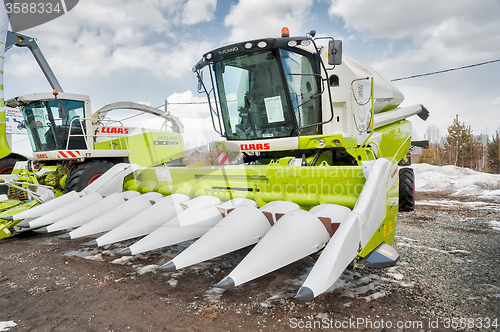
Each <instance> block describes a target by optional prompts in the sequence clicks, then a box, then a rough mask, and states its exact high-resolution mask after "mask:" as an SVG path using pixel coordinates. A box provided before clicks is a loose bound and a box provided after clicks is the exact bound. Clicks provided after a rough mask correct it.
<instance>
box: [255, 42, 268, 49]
mask: <svg viewBox="0 0 500 332" xmlns="http://www.w3.org/2000/svg"><path fill="white" fill-rule="evenodd" d="M257 46H259V47H260V48H264V47H266V46H267V43H266V42H265V41H260V42H259V43H258V44H257Z"/></svg>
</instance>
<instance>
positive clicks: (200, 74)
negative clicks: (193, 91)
mask: <svg viewBox="0 0 500 332" xmlns="http://www.w3.org/2000/svg"><path fill="white" fill-rule="evenodd" d="M202 88H203V70H202V71H200V73H199V74H198V92H203V91H202V90H201V89H202Z"/></svg>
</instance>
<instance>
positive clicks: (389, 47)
mask: <svg viewBox="0 0 500 332" xmlns="http://www.w3.org/2000/svg"><path fill="white" fill-rule="evenodd" d="M498 13H500V1H498V0H475V1H470V0H467V1H465V0H455V1H449V0H420V1H401V0H379V1H372V0H331V1H330V0H274V1H268V0H240V1H221V0H219V1H217V0H187V1H186V0H143V1H136V0H106V1H102V0H80V2H79V4H78V5H77V6H76V7H75V8H74V9H73V10H71V11H70V12H68V13H67V14H65V15H64V16H62V17H60V18H58V19H56V20H54V21H51V22H49V23H46V24H44V25H41V26H38V27H35V28H32V29H29V30H25V31H23V32H22V33H23V34H26V35H29V36H33V37H36V38H38V44H39V45H40V47H41V48H42V50H43V52H44V54H45V56H46V58H47V59H48V61H49V63H50V64H51V66H52V68H53V70H54V72H55V74H56V75H57V77H58V79H59V81H60V83H61V85H62V86H63V88H64V90H65V91H66V92H73V93H79V94H86V95H89V96H90V97H91V100H92V108H93V110H96V109H97V108H98V107H100V106H103V105H106V104H108V103H111V102H115V101H124V100H127V101H134V102H141V103H146V104H148V105H151V106H154V107H156V106H159V105H162V104H163V103H164V100H165V99H168V101H169V102H171V103H175V102H192V101H204V100H205V98H204V96H203V95H201V94H198V93H197V83H196V77H195V75H194V74H193V73H192V71H191V68H192V66H193V65H194V64H195V63H196V62H197V61H198V60H199V59H200V58H201V55H202V54H203V53H205V52H206V51H208V50H210V49H212V48H216V47H219V46H221V45H222V43H223V42H225V41H241V40H244V39H252V38H260V37H273V36H276V37H277V36H279V33H280V31H281V28H282V27H283V26H287V27H289V28H290V32H291V35H304V34H305V33H306V32H308V31H310V30H312V29H314V30H316V31H317V33H318V35H319V36H332V37H334V38H335V39H342V40H343V50H344V53H346V54H348V55H350V56H351V57H353V58H355V59H357V60H359V61H361V62H363V63H365V64H367V65H369V66H371V67H373V68H374V69H376V70H378V71H379V72H380V73H381V74H382V75H384V76H386V77H387V78H389V79H395V78H399V77H405V76H410V75H415V74H423V73H428V72H433V71H438V70H443V69H448V68H454V67H460V66H465V65H470V64H475V63H479V62H484V61H490V60H497V59H500V33H499V32H500V20H499V19H498ZM499 73H500V62H496V63H493V64H489V65H484V66H479V67H474V68H471V69H464V70H458V71H453V72H449V73H445V74H439V75H433V76H427V77H421V78H416V79H410V80H404V81H400V82H396V85H397V86H398V88H399V89H400V90H401V91H402V92H403V94H404V95H405V98H406V99H405V101H404V103H403V106H404V105H411V104H424V105H425V106H426V107H427V108H428V110H429V111H430V113H431V116H430V117H429V119H428V121H427V122H422V121H421V120H420V119H417V118H415V119H413V123H414V134H415V135H416V136H417V137H416V138H418V139H423V138H424V134H425V131H426V129H427V127H428V126H429V125H435V126H437V127H438V128H439V130H440V132H441V136H444V135H445V134H446V129H447V127H448V125H450V124H451V123H452V121H453V118H454V117H455V115H457V114H458V115H459V118H460V120H461V121H464V122H465V123H466V124H468V125H471V126H472V129H473V131H474V133H475V134H480V133H482V134H490V135H491V134H492V133H494V132H495V130H500V79H499V78H498V76H499V75H498V74H499ZM4 79H5V82H4V84H5V96H6V98H9V97H13V96H15V95H22V94H26V93H32V92H40V91H50V86H49V85H48V83H47V82H46V80H45V78H44V76H43V74H42V73H41V71H40V69H39V68H38V66H37V64H36V62H35V61H34V59H33V57H32V56H31V54H30V53H29V52H28V51H27V50H26V49H20V48H15V49H14V48H13V49H11V50H9V51H8V52H7V54H6V63H5V78H4ZM169 109H170V110H171V111H172V113H174V114H175V115H176V116H178V117H179V118H181V120H182V121H183V122H184V124H185V127H186V139H187V140H188V141H189V142H191V143H190V144H193V145H194V144H201V142H204V141H206V140H212V139H214V138H217V136H215V135H214V134H213V132H212V129H211V124H210V123H209V122H210V121H209V118H208V116H209V113H208V109H207V106H206V105H171V106H169ZM139 120H140V117H138V118H134V121H139ZM23 140H24V141H23ZM15 141H23V142H20V143H18V144H17V146H18V147H19V148H20V149H25V148H23V147H22V146H23V144H24V145H25V144H26V143H27V141H26V138H24V137H16V139H15Z"/></svg>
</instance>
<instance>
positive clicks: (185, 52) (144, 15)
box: [8, 0, 215, 80]
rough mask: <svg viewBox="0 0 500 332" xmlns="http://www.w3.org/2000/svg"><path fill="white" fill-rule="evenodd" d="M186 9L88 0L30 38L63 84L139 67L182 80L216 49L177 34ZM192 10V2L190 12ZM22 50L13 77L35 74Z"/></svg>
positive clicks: (173, 3)
mask: <svg viewBox="0 0 500 332" xmlns="http://www.w3.org/2000/svg"><path fill="white" fill-rule="evenodd" d="M183 5H184V4H183V1H180V0H161V1H160V0H150V1H141V2H137V1H132V0H126V1H121V0H108V1H98V0H87V1H82V2H80V3H79V4H78V6H77V7H76V8H75V10H72V11H70V12H69V13H68V14H66V15H64V16H63V17H61V18H58V19H57V20H54V21H52V22H49V23H47V24H45V25H43V26H39V27H36V28H33V29H30V30H29V32H27V33H26V34H28V35H32V36H35V37H38V43H39V45H40V47H41V48H42V50H43V52H44V54H45V57H46V58H47V59H49V63H50V64H51V65H52V67H53V70H54V72H55V73H56V75H58V76H59V77H61V78H63V79H62V80H64V78H65V76H66V78H68V79H69V80H75V79H78V78H94V79H95V78H99V77H105V76H108V75H110V74H112V73H115V72H123V71H127V70H134V69H137V70H142V71H145V72H148V73H149V74H152V75H156V76H160V77H161V76H169V77H175V78H179V77H182V76H183V75H192V74H190V73H191V68H192V66H193V64H195V63H196V62H197V61H198V58H199V57H200V56H201V53H202V51H200V50H205V49H210V48H212V44H210V43H208V42H199V41H194V40H192V39H189V38H187V39H185V40H182V39H180V37H179V36H178V35H177V34H174V33H173V29H174V28H175V27H174V26H175V25H179V24H181V22H180V19H179V17H180V16H181V13H182V10H183V8H185V7H183ZM214 5H215V4H214ZM189 6H190V4H189V1H188V3H187V4H186V8H187V7H189ZM191 12H192V11H191ZM177 39H180V40H179V41H176V40H177ZM17 52H18V53H19V55H17V54H13V55H12V56H11V58H10V59H9V64H8V65H9V67H10V66H12V67H15V68H19V70H16V71H12V74H13V75H15V76H17V77H24V78H26V77H28V76H30V75H32V74H33V72H36V71H37V69H35V67H36V64H35V62H34V61H33V60H32V59H29V58H30V57H31V54H29V53H27V52H22V51H19V50H18V51H17ZM12 53H16V51H15V50H14V51H13V52H12ZM68 68H71V70H68Z"/></svg>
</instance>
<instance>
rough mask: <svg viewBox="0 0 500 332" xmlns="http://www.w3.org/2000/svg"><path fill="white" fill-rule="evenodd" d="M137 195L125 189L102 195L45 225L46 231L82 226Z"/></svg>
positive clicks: (137, 194) (135, 192)
mask: <svg viewBox="0 0 500 332" xmlns="http://www.w3.org/2000/svg"><path fill="white" fill-rule="evenodd" d="M139 195H140V194H139V193H138V192H137V191H125V192H122V193H116V194H111V195H109V196H106V197H104V199H102V200H100V201H99V202H97V203H95V204H93V205H91V206H89V207H87V208H85V209H83V210H81V211H78V212H77V213H74V214H72V215H70V216H68V217H66V218H63V219H61V220H59V221H57V222H55V223H53V224H51V225H49V226H47V227H45V229H46V231H47V233H51V232H57V231H61V230H63V229H69V228H74V227H79V226H82V225H84V224H86V223H88V222H89V221H91V220H94V219H96V218H98V217H99V216H102V215H103V214H105V213H107V212H109V211H111V210H113V209H114V208H116V207H118V206H120V205H122V204H124V203H125V202H126V201H127V200H128V199H132V198H134V197H137V196H139Z"/></svg>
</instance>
